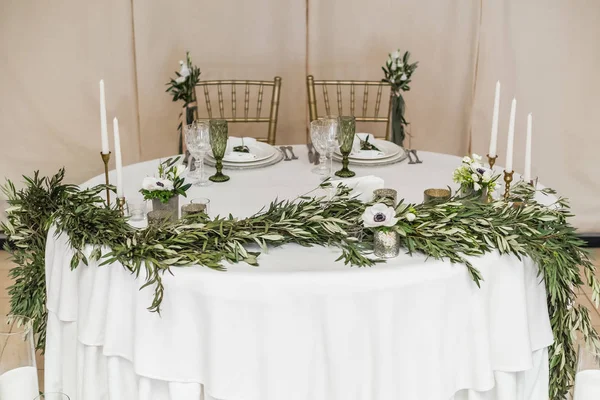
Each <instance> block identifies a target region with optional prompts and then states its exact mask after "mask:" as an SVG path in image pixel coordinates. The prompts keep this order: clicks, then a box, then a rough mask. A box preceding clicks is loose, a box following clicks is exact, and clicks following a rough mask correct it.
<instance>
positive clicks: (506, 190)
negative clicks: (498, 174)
mask: <svg viewBox="0 0 600 400" xmlns="http://www.w3.org/2000/svg"><path fill="white" fill-rule="evenodd" d="M514 173H515V171H510V172H508V171H506V170H504V200H508V197H509V196H510V183H511V182H512V180H513V174H514Z"/></svg>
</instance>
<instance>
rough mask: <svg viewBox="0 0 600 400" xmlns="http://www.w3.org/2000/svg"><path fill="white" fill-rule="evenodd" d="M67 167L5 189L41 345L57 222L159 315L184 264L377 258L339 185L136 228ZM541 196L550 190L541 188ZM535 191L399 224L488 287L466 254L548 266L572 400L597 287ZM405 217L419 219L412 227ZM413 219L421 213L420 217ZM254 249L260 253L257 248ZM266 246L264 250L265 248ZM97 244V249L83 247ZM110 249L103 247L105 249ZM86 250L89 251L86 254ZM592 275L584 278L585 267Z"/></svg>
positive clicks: (413, 208) (409, 245)
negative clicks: (295, 251)
mask: <svg viewBox="0 0 600 400" xmlns="http://www.w3.org/2000/svg"><path fill="white" fill-rule="evenodd" d="M63 176H64V171H63V170H61V171H60V172H59V173H58V174H57V175H55V176H53V177H51V178H40V177H39V176H38V174H37V173H36V174H35V175H34V177H33V178H25V180H26V187H25V188H24V189H21V190H17V189H16V188H15V186H14V185H13V184H12V183H11V182H10V181H9V182H7V184H6V185H5V187H4V191H5V193H6V195H7V197H8V201H9V204H10V207H9V209H8V222H6V223H5V224H4V230H5V231H6V232H7V234H8V238H9V240H8V245H7V250H9V251H10V252H11V253H12V255H13V258H14V260H15V262H16V264H17V266H16V267H15V268H14V269H12V270H11V272H10V274H11V277H13V278H14V279H15V284H14V285H13V286H11V287H10V289H9V294H10V296H11V311H12V313H15V314H21V315H26V316H29V317H32V318H33V319H34V321H35V329H36V332H37V333H38V334H39V338H40V340H39V341H38V343H37V345H38V348H43V345H44V336H45V322H46V311H45V303H46V292H45V277H44V253H45V245H46V236H47V232H48V229H49V228H50V226H51V225H53V226H54V227H55V228H56V231H57V234H60V233H62V234H65V235H67V236H68V238H69V241H70V244H71V245H72V246H73V249H74V250H75V254H74V256H73V259H72V262H71V268H73V269H74V268H78V267H81V266H82V264H83V265H87V264H88V263H89V261H90V260H89V259H88V258H87V257H86V255H85V254H90V257H91V258H92V259H94V260H100V262H101V264H102V265H110V264H112V263H114V262H116V261H118V262H120V263H121V264H122V265H123V267H124V268H126V269H127V270H128V271H130V272H131V273H132V274H134V275H135V276H137V277H139V278H140V279H144V287H146V286H149V287H152V288H153V290H154V299H153V302H152V304H150V305H149V310H150V311H160V305H161V302H162V300H163V298H164V296H165V295H168V294H165V292H164V286H163V284H162V276H163V274H164V273H165V272H169V273H172V272H173V269H176V268H177V267H189V266H193V265H200V266H204V267H208V268H212V269H215V270H224V269H225V266H226V265H227V263H236V262H240V261H244V262H247V263H249V264H251V265H258V261H259V252H258V251H251V250H250V249H251V248H255V249H262V250H263V251H264V250H266V249H267V248H269V247H273V246H280V245H283V244H286V243H296V244H299V245H301V246H306V247H311V246H316V245H318V246H336V247H338V248H340V249H341V252H342V254H341V255H340V257H339V258H338V260H341V261H343V262H344V263H346V264H349V265H354V266H371V265H373V264H374V263H375V262H377V260H373V259H371V258H369V257H368V255H369V254H370V252H371V251H372V245H373V235H372V232H370V231H369V230H365V232H364V236H363V239H362V240H361V241H358V240H357V239H355V238H354V237H353V235H349V234H348V232H352V231H354V230H356V228H360V226H361V221H360V217H361V215H362V213H363V212H364V209H365V207H366V206H367V205H366V204H364V203H362V202H360V201H358V200H357V199H355V198H352V197H351V194H350V190H349V189H348V188H346V187H338V188H332V187H331V185H330V184H329V183H324V184H323V185H322V187H329V188H330V190H331V191H332V193H333V196H332V197H331V198H323V197H310V196H308V195H307V196H301V197H299V198H298V199H296V200H294V201H277V200H276V201H274V202H272V203H271V204H270V205H269V206H268V208H266V209H264V210H261V212H259V213H257V214H255V215H253V216H251V217H249V218H246V219H237V218H234V217H233V216H231V215H229V216H226V217H217V218H214V219H209V218H208V217H206V216H204V215H195V216H190V217H187V218H185V219H182V220H180V221H178V222H177V223H174V224H163V225H153V226H149V227H148V228H146V229H135V228H132V227H131V226H130V225H129V224H127V221H126V219H125V218H123V217H122V216H120V214H119V212H118V211H117V210H116V209H111V208H106V207H105V206H104V204H103V201H102V199H101V198H100V196H99V194H100V193H101V192H102V191H103V190H105V186H96V187H93V188H91V189H85V190H82V189H79V188H77V187H75V186H72V185H64V184H62V179H63ZM543 192H544V193H547V194H548V193H553V192H552V191H551V190H544V191H543ZM534 193H535V191H534V190H533V188H532V187H531V186H529V185H526V184H522V183H518V184H517V185H515V186H514V188H513V197H512V198H511V201H517V200H518V201H524V202H526V204H525V205H522V206H519V207H515V206H514V205H513V204H512V203H511V202H505V201H495V202H492V203H490V204H483V203H480V202H478V201H474V200H473V199H472V198H462V199H458V198H453V199H451V201H449V202H445V203H428V204H417V205H416V204H407V203H404V202H400V204H399V205H398V206H397V207H396V216H397V217H398V223H397V224H396V225H395V226H394V227H393V228H392V229H394V230H395V231H396V232H398V234H399V235H400V236H401V241H402V245H403V247H404V248H405V249H406V251H407V252H408V253H409V254H412V253H423V254H426V255H428V256H430V257H432V258H436V259H447V260H450V261H451V262H454V263H462V264H464V265H465V266H466V268H467V269H468V272H469V273H470V275H471V277H472V279H473V280H474V281H475V282H476V283H477V284H478V285H479V284H480V282H481V280H482V276H481V275H480V273H479V271H477V269H476V268H475V267H474V266H473V265H471V263H470V262H469V261H468V260H467V259H466V258H465V256H479V255H483V254H484V253H487V252H491V251H496V250H497V251H499V252H500V253H502V254H513V255H515V256H516V257H518V258H519V259H520V258H522V257H530V258H531V259H532V260H533V261H534V262H536V263H537V265H538V266H539V273H540V275H541V276H542V277H543V278H544V281H545V284H546V288H547V293H548V310H549V313H550V318H551V325H552V330H553V333H554V339H555V341H554V344H553V345H552V346H551V347H550V349H549V358H550V368H551V374H550V393H549V396H550V398H551V399H564V398H565V396H566V394H567V392H568V390H569V389H570V387H571V385H572V382H573V378H574V374H575V367H576V349H575V342H576V335H577V334H578V333H579V334H580V335H581V336H582V337H583V338H584V339H585V340H586V341H587V343H588V344H589V345H590V346H592V348H594V349H596V350H598V349H600V338H599V337H598V334H597V333H596V331H595V330H594V329H593V327H592V324H591V321H590V316H589V314H588V312H587V309H586V308H585V307H582V306H579V305H576V304H575V303H574V300H575V293H576V291H577V290H578V288H579V287H580V286H582V285H584V284H587V285H589V286H591V287H592V289H593V294H592V300H593V301H594V303H595V304H596V305H597V304H598V302H599V301H600V283H599V282H598V280H597V279H596V278H595V275H594V267H593V265H592V263H591V262H590V260H589V258H588V255H587V253H586V252H585V251H584V250H583V249H582V245H583V243H582V242H581V240H580V239H578V238H577V236H576V233H575V229H574V228H573V227H572V226H571V225H570V224H569V223H568V218H569V217H570V216H571V215H570V211H569V207H568V204H567V202H566V201H565V200H564V199H558V201H557V202H556V203H555V204H553V205H552V206H544V205H542V204H539V203H537V202H535V201H534V200H533V196H534ZM408 213H412V214H414V215H415V216H416V218H415V219H414V220H411V221H409V219H407V218H406V215H407V214H408ZM410 219H412V216H411V218H410ZM251 245H252V246H251ZM256 245H257V246H256ZM86 246H91V249H92V251H91V253H87V252H86V253H84V251H83V249H84V248H85V247H86ZM107 248H108V249H110V250H108V251H103V249H107ZM88 251H89V248H88ZM580 267H581V268H582V269H583V271H584V274H583V275H584V278H585V282H584V280H582V278H581V275H580V274H579V268H580Z"/></svg>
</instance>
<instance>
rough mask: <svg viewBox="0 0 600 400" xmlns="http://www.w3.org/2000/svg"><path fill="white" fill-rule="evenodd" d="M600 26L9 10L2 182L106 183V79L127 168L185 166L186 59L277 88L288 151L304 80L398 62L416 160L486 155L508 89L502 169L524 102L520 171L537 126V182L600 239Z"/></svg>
mask: <svg viewBox="0 0 600 400" xmlns="http://www.w3.org/2000/svg"><path fill="white" fill-rule="evenodd" d="M307 16H308V18H307ZM599 18H600V2H597V1H595V0H581V1H578V2H574V3H567V2H564V1H561V0H526V1H523V0H510V1H504V2H492V1H476V0H469V1H463V2H456V1H451V0H421V1H419V0H406V1H402V2H398V1H394V0H373V1H370V2H365V1H359V0H288V1H279V0H256V1H253V2H244V1H239V0H237V1H233V0H223V1H220V2H210V1H194V0H178V1H171V2H146V1H139V0H131V1H130V2H128V1H117V0H107V1H103V2H96V3H89V2H80V1H75V0H65V1H61V2H39V1H33V0H1V1H0V50H1V51H2V54H3V55H4V57H3V59H2V61H0V88H1V89H2V91H1V93H0V134H1V135H2V136H1V139H2V146H1V150H0V172H1V173H0V175H2V176H6V177H9V178H11V179H18V178H19V176H20V175H21V174H29V173H31V171H32V170H34V169H40V170H41V172H42V173H43V174H49V173H52V172H54V171H55V170H56V169H57V168H59V167H60V166H63V165H64V166H66V167H67V171H68V175H67V177H68V180H69V181H72V182H80V181H83V180H85V179H87V178H89V177H91V176H93V175H95V174H98V173H100V172H101V170H102V166H101V162H100V159H99V156H98V152H99V147H100V139H99V103H98V102H99V100H98V81H99V79H100V78H104V80H105V82H106V96H107V105H108V114H109V117H110V119H112V117H114V116H118V118H119V121H120V125H121V132H122V141H123V150H124V163H125V164H129V163H133V162H138V161H141V160H146V159H151V158H156V157H161V156H167V155H170V154H173V153H175V152H176V149H177V132H176V130H175V127H176V125H177V118H178V114H179V110H180V104H176V103H173V102H172V101H171V98H170V96H169V95H168V94H166V93H165V92H164V90H165V85H164V83H165V82H166V81H167V79H168V77H169V76H172V75H173V71H174V70H176V69H177V67H178V61H179V60H180V59H183V58H184V55H185V51H186V50H189V51H190V52H191V54H192V57H193V60H194V62H195V63H196V64H197V65H199V66H200V67H201V69H202V75H201V78H202V79H205V80H206V79H223V78H225V79H265V80H266V79H272V78H273V77H274V76H275V75H279V76H281V77H282V79H283V85H282V99H281V106H280V115H279V119H280V123H279V127H278V135H277V139H278V142H279V143H301V142H304V141H305V134H306V119H307V116H306V114H307V107H306V89H305V79H306V74H307V73H310V74H313V75H315V77H316V79H373V80H378V79H380V78H381V75H382V73H381V69H380V66H381V64H382V63H383V62H384V60H385V58H386V57H387V53H388V52H390V51H392V50H393V49H395V48H397V47H401V49H402V50H405V49H409V50H410V51H411V52H412V55H413V59H414V60H418V61H419V68H418V69H417V71H416V73H415V75H414V79H413V84H412V90H411V91H410V92H408V93H407V95H406V100H407V118H408V120H409V121H410V123H411V125H410V131H411V134H412V138H411V139H410V144H411V146H412V147H413V148H417V149H422V150H431V151H437V152H444V153H451V154H456V155H463V154H466V153H467V152H468V151H469V150H470V149H472V150H473V151H475V152H478V153H480V154H485V153H486V152H487V145H488V138H489V130H490V124H491V110H492V102H493V90H494V85H495V82H496V80H498V79H500V80H501V82H502V103H501V110H500V113H501V114H500V121H501V123H500V138H499V146H498V149H499V153H500V158H499V161H498V162H499V164H503V162H504V156H505V138H506V130H507V124H508V113H509V104H510V100H511V99H512V97H513V96H516V97H517V99H518V107H517V133H516V139H515V140H516V149H515V152H516V154H515V168H516V169H517V170H518V171H520V170H521V169H522V167H523V162H522V159H523V149H524V140H525V139H524V136H525V121H526V114H527V113H528V112H533V114H534V152H533V161H534V167H533V173H534V175H539V177H540V179H541V181H542V182H544V183H546V184H548V185H550V186H553V187H555V188H557V189H559V190H560V192H561V193H562V194H563V195H565V196H568V197H570V198H571V199H572V203H573V206H574V210H575V212H576V214H577V219H576V224H577V225H578V226H579V227H580V228H581V230H582V231H585V232H594V231H596V232H598V231H600V206H599V205H598V204H599V202H598V201H597V199H598V198H599V197H600V180H598V178H597V174H598V173H599V172H600V162H598V161H597V158H596V151H597V149H598V148H599V147H600V135H599V134H598V126H599V124H598V122H599V121H598V120H599V119H600V116H599V115H598V114H599V113H598V112H597V111H596V110H598V109H600V96H599V95H598V93H599V92H600V78H599V76H598V74H597V73H596V71H595V69H597V68H596V66H597V65H598V62H599V61H600V47H599V46H597V45H596V43H595V41H596V38H597V37H599V36H600V25H598V24H597V21H598V19H599ZM386 105H387V104H386ZM110 125H112V124H111V123H109V126H110ZM368 129H370V127H368ZM110 130H111V131H112V128H111V129H110ZM240 132H241V131H240ZM112 147H113V145H112V143H111V148H112ZM113 162H114V161H113ZM425 162H426V160H425ZM112 165H114V164H112ZM424 165H425V166H426V164H424ZM448 179H450V177H448Z"/></svg>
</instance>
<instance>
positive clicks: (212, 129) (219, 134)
mask: <svg viewBox="0 0 600 400" xmlns="http://www.w3.org/2000/svg"><path fill="white" fill-rule="evenodd" d="M208 136H209V138H210V147H212V152H213V157H214V158H215V160H216V164H215V167H216V168H217V173H216V174H214V175H213V176H211V177H210V178H208V179H210V180H211V181H213V182H227V181H228V180H229V177H228V176H227V175H224V174H223V156H225V149H226V148H227V136H228V135H227V121H225V120H224V119H211V120H210V122H209V133H208Z"/></svg>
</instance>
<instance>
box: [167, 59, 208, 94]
mask: <svg viewBox="0 0 600 400" xmlns="http://www.w3.org/2000/svg"><path fill="white" fill-rule="evenodd" d="M185 57H186V62H183V60H180V61H179V72H175V75H176V77H175V78H171V79H169V82H167V86H168V87H167V90H166V91H167V92H168V93H171V94H172V95H173V101H179V100H183V101H184V102H185V104H186V105H187V104H189V103H193V102H194V101H196V99H195V93H194V88H195V87H196V85H197V84H198V82H199V81H200V68H198V67H196V66H195V65H194V64H192V58H191V57H190V52H189V51H188V52H187V53H185Z"/></svg>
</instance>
